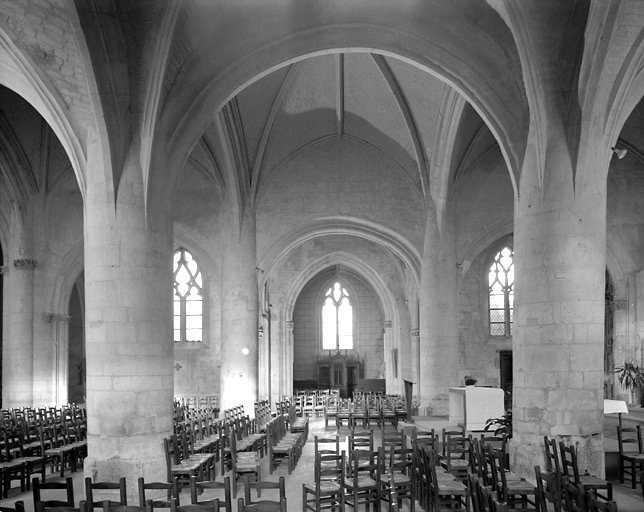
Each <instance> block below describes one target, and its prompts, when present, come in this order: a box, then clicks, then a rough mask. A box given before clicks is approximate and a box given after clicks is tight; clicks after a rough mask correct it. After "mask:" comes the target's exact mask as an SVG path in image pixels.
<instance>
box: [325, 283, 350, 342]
mask: <svg viewBox="0 0 644 512" xmlns="http://www.w3.org/2000/svg"><path fill="white" fill-rule="evenodd" d="M322 348H323V349H324V350H336V349H344V350H348V349H352V348H353V307H352V306H351V299H349V292H347V290H346V288H344V287H343V286H342V285H341V284H340V283H339V282H338V281H336V282H335V283H334V285H333V286H332V287H331V288H329V289H328V290H327V292H326V294H325V296H324V303H323V304H322Z"/></svg>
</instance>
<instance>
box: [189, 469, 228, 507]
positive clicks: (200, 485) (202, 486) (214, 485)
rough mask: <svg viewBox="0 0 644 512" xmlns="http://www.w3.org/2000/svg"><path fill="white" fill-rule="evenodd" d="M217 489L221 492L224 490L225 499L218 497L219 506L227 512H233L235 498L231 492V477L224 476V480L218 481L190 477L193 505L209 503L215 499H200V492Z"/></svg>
mask: <svg viewBox="0 0 644 512" xmlns="http://www.w3.org/2000/svg"><path fill="white" fill-rule="evenodd" d="M213 489H214V490H215V491H216V492H218V493H220V494H221V491H223V500H222V499H221V498H217V506H218V507H219V509H222V508H223V509H224V510H225V512H232V508H233V500H232V498H231V493H230V477H229V476H226V477H224V480H223V482H216V481H214V480H208V481H199V480H197V477H196V476H193V477H192V478H191V479H190V503H191V504H193V505H203V504H206V505H208V504H209V503H210V502H211V501H212V500H213V499H212V498H211V499H208V500H199V494H201V493H203V492H204V491H207V490H213Z"/></svg>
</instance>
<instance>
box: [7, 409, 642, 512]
mask: <svg viewBox="0 0 644 512" xmlns="http://www.w3.org/2000/svg"><path fill="white" fill-rule="evenodd" d="M418 421H419V422H422V421H429V422H432V423H433V422H436V423H434V424H435V425H437V426H438V425H441V428H442V425H443V423H445V424H446V422H445V420H444V419H443V418H422V419H420V418H419V419H418ZM387 428H388V429H392V428H393V427H391V426H388V427H387ZM348 432H349V431H348V429H347V428H346V427H344V428H342V429H340V431H339V434H340V441H341V443H343V444H342V447H343V448H344V449H346V438H347V434H348ZM335 433H336V428H335V426H333V427H331V426H329V427H328V428H326V429H325V427H324V419H323V418H312V419H311V422H310V432H309V438H308V441H307V443H306V446H305V447H304V451H303V453H302V457H301V458H300V460H299V462H298V464H297V467H296V468H295V470H294V471H293V473H292V474H291V475H289V474H288V471H287V468H286V465H285V464H282V465H280V466H279V467H278V468H277V469H276V470H275V471H274V472H273V474H272V475H271V474H270V471H269V466H268V458H267V457H264V459H263V460H262V479H263V480H275V481H276V480H278V478H279V477H280V476H284V477H285V478H286V494H287V505H288V509H289V510H290V511H291V512H293V511H299V510H301V509H302V483H303V482H311V481H313V460H314V455H313V451H314V448H313V436H315V435H319V436H323V435H334V434H335ZM376 437H377V438H378V439H379V438H380V431H379V430H378V429H374V438H376ZM72 476H73V480H74V493H75V494H74V496H75V498H76V500H77V501H78V499H79V498H81V497H84V487H83V473H82V471H78V472H76V473H74V474H73V475H72ZM50 478H57V479H59V477H57V476H56V477H54V476H52V477H50ZM217 479H218V480H219V479H221V475H218V476H217ZM613 489H614V491H613V492H614V499H615V501H616V502H617V504H618V507H619V511H620V512H644V499H643V498H642V491H641V488H638V489H637V490H632V489H631V488H630V486H629V485H624V484H620V483H619V482H617V481H614V483H613ZM210 492H213V493H214V491H210ZM242 494H243V490H242V486H241V484H240V485H239V486H238V493H237V495H238V497H241V495H242ZM214 496H217V495H216V494H213V497H214ZM263 496H265V494H264V495H263ZM203 497H204V498H206V497H207V495H206V494H204V495H203ZM183 499H185V503H188V502H189V499H190V498H189V493H188V492H187V491H186V490H184V491H183V492H182V494H181V500H182V501H183ZM17 500H23V501H24V503H25V507H26V510H27V512H33V510H34V506H33V499H32V496H31V493H30V492H29V493H20V492H19V489H12V490H11V492H10V495H9V498H8V499H5V500H0V506H13V504H14V503H15V501H17ZM408 509H409V507H408V505H407V504H405V503H403V507H402V510H403V511H407V510H408ZM236 510H237V505H236V503H234V504H233V512H236ZM417 510H418V511H422V509H421V508H420V507H418V506H417Z"/></svg>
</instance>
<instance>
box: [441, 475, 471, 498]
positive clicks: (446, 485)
mask: <svg viewBox="0 0 644 512" xmlns="http://www.w3.org/2000/svg"><path fill="white" fill-rule="evenodd" d="M437 483H438V494H439V495H444V494H458V493H464V492H467V486H466V485H465V484H464V483H463V482H461V481H460V480H456V479H453V480H437Z"/></svg>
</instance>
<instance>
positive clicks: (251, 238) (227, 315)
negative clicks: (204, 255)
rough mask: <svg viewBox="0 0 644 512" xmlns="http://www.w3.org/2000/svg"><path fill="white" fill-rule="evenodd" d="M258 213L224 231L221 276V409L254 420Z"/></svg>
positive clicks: (228, 225) (230, 219)
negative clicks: (239, 408)
mask: <svg viewBox="0 0 644 512" xmlns="http://www.w3.org/2000/svg"><path fill="white" fill-rule="evenodd" d="M256 266H257V263H256V233H255V212H254V211H253V210H251V209H250V208H247V210H246V212H245V215H244V218H243V220H241V227H240V226H239V221H238V222H235V219H234V218H233V216H232V215H230V216H229V217H228V219H227V223H226V226H225V227H224V236H223V256H222V266H221V269H222V272H221V290H222V301H221V303H222V307H221V310H222V311H221V313H222V314H221V408H222V410H225V409H229V408H231V407H234V406H237V405H243V406H244V412H245V413H246V414H248V415H250V416H254V403H255V401H256V400H257V392H258V389H257V384H258V382H257V380H258V361H257V358H258V352H257V350H258V343H257V340H258V326H259V324H258V316H259V313H258V291H257V276H256V273H257V271H256Z"/></svg>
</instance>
